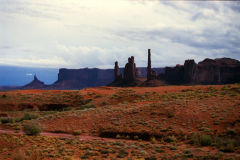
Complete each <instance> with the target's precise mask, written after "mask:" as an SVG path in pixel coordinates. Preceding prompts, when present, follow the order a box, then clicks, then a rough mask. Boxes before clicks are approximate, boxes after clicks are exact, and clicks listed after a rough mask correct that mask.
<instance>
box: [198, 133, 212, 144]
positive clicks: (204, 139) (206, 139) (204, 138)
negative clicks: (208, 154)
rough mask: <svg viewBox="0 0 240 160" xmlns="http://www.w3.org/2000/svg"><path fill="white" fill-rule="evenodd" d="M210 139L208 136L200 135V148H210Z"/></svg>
mask: <svg viewBox="0 0 240 160" xmlns="http://www.w3.org/2000/svg"><path fill="white" fill-rule="evenodd" d="M212 141H213V140H212V137H211V136H209V135H201V136H200V144H201V145H202V146H210V145H211V144H212Z"/></svg>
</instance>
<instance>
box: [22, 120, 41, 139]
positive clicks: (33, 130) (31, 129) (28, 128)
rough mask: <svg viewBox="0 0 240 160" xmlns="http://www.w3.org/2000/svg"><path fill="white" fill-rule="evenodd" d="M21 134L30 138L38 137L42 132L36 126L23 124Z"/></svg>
mask: <svg viewBox="0 0 240 160" xmlns="http://www.w3.org/2000/svg"><path fill="white" fill-rule="evenodd" d="M23 132H24V133H25V134H27V135H30V136H36V135H39V134H40V133H41V132H42V130H41V128H40V126H39V125H38V124H36V123H28V124H24V126H23Z"/></svg>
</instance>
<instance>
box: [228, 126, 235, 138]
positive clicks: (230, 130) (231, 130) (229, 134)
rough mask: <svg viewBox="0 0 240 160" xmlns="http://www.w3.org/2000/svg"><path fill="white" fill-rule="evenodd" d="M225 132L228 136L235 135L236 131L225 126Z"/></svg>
mask: <svg viewBox="0 0 240 160" xmlns="http://www.w3.org/2000/svg"><path fill="white" fill-rule="evenodd" d="M226 134H227V135H228V136H231V137H234V136H236V135H237V132H236V130H235V129H234V128H227V130H226Z"/></svg>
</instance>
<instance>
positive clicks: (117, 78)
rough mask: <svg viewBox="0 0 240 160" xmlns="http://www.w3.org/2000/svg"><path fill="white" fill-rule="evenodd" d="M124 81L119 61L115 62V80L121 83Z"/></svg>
mask: <svg viewBox="0 0 240 160" xmlns="http://www.w3.org/2000/svg"><path fill="white" fill-rule="evenodd" d="M121 79H122V75H121V74H120V69H119V66H118V61H116V62H115V67H114V80H115V81H119V80H121Z"/></svg>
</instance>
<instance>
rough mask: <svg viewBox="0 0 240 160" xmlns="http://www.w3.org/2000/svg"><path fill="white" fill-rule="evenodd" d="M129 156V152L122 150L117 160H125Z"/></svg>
mask: <svg viewBox="0 0 240 160" xmlns="http://www.w3.org/2000/svg"><path fill="white" fill-rule="evenodd" d="M127 156H128V152H126V151H125V150H123V149H122V150H120V151H119V153H118V154H117V158H124V157H127Z"/></svg>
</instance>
